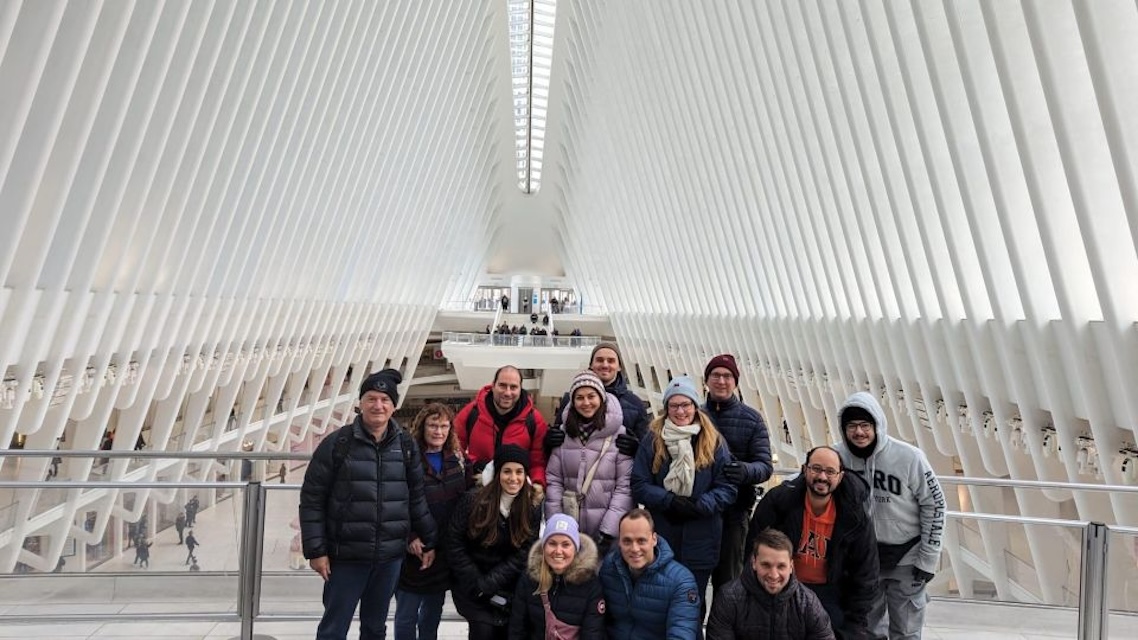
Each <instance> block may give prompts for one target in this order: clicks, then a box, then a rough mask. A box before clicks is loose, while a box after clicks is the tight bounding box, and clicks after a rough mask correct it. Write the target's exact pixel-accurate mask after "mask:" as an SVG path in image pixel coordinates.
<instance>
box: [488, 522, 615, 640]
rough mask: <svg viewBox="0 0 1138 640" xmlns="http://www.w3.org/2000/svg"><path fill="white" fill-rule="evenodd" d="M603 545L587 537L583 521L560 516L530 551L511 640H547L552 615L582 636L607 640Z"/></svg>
mask: <svg viewBox="0 0 1138 640" xmlns="http://www.w3.org/2000/svg"><path fill="white" fill-rule="evenodd" d="M599 565H600V563H599V560H598V557H597V546H596V544H595V543H594V542H593V541H592V539H591V538H589V536H587V535H581V534H580V533H579V531H578V529H577V521H576V520H574V519H573V518H571V517H569V516H567V515H564V514H557V515H555V516H553V517H552V518H550V519H549V521H548V522H546V524H545V535H544V536H543V537H542V539H541V540H539V541H537V542H535V543H534V544H533V546H532V547H530V551H529V561H528V563H527V565H526V572H525V573H524V574H523V575H522V577H521V578H520V579H519V580H518V587H517V591H515V592H514V601H513V607H512V610H511V614H510V633H509V637H510V640H530V639H533V640H544V639H545V637H546V619H547V607H548V614H550V615H552V616H555V617H556V624H558V625H567V626H571V627H577V629H578V631H579V637H581V638H603V637H604V634H605V600H604V593H603V591H602V589H601V583H600V581H599V580H598V579H597V570H598V568H599Z"/></svg>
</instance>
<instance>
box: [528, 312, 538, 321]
mask: <svg viewBox="0 0 1138 640" xmlns="http://www.w3.org/2000/svg"><path fill="white" fill-rule="evenodd" d="M529 321H530V322H533V323H537V312H534V313H531V314H529Z"/></svg>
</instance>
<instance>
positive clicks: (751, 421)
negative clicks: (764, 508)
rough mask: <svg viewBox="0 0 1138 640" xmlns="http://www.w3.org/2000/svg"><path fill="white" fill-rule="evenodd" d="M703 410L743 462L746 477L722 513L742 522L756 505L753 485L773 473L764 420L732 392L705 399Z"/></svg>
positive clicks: (764, 480) (768, 439)
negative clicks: (715, 398)
mask: <svg viewBox="0 0 1138 640" xmlns="http://www.w3.org/2000/svg"><path fill="white" fill-rule="evenodd" d="M703 410H704V412H705V413H707V416H708V417H709V418H711V422H712V423H713V424H715V428H716V429H718V430H719V433H720V434H721V435H722V436H723V439H724V440H726V441H727V448H728V449H729V450H730V451H731V457H733V458H734V459H735V460H737V461H739V462H741V463H743V469H744V473H745V474H746V478H745V479H744V480H743V483H742V484H740V485H739V497H737V498H736V499H735V504H734V505H732V506H731V508H730V509H728V510H727V511H725V512H724V514H723V517H724V518H728V519H731V518H733V519H735V520H737V521H740V522H741V521H742V520H743V519H745V518H748V517H750V515H751V508H752V507H754V506H755V500H756V499H757V498H758V492H757V491H756V490H755V485H757V484H762V483H764V482H766V481H767V480H768V479H770V477H771V474H772V473H774V466H773V465H772V464H771V441H770V435H769V434H768V433H767V424H766V423H765V422H763V416H762V415H761V414H760V413H759V412H758V411H756V410H755V409H753V408H751V407H749V406H747V405H746V404H744V403H743V401H742V400H740V399H739V398H736V397H735V396H731V398H729V399H727V400H722V401H719V400H711V399H708V401H707V404H705V405H703Z"/></svg>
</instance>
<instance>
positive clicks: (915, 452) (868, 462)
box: [834, 391, 945, 640]
mask: <svg viewBox="0 0 1138 640" xmlns="http://www.w3.org/2000/svg"><path fill="white" fill-rule="evenodd" d="M838 419H839V421H840V422H841V425H842V441H841V442H840V443H838V444H837V445H835V447H834V448H835V449H837V450H838V453H839V454H840V455H841V458H842V464H843V465H844V466H845V468H846V470H847V471H848V472H852V473H856V474H857V475H859V476H861V477H862V478H864V479H865V481H866V482H867V483H868V484H869V487H870V489H869V497H868V499H867V502H866V506H867V508H868V509H869V516H870V518H871V519H872V520H873V526H874V529H875V531H876V533H877V555H878V559H879V561H880V563H881V564H880V566H881V583H880V589H879V591H878V593H877V599H876V600H875V601H874V605H873V610H872V611H871V612H870V614H869V624H870V630H871V632H872V633H873V636H872V637H873V638H877V639H884V638H889V640H913V639H916V638H920V637H921V629H922V628H923V627H924V623H925V609H926V605H927V604H928V601H929V597H928V594H927V593H926V591H925V586H926V585H927V584H928V582H929V581H930V580H932V579H933V574H935V573H936V570H937V566H938V564H939V563H940V551H941V533H942V532H943V531H944V510H945V502H944V491H943V490H942V489H941V486H940V481H939V480H937V477H936V472H935V471H933V468H932V465H930V464H929V461H928V458H926V457H925V454H924V453H923V452H922V451H921V450H920V449H918V448H916V447H914V446H913V445H911V444H909V443H907V442H904V441H902V440H898V439H897V438H894V437H893V436H890V435H889V430H888V423H887V422H886V420H885V412H884V411H882V409H881V405H880V404H878V402H877V398H875V397H873V396H872V395H871V394H869V393H866V392H864V391H860V392H858V393H855V394H853V395H851V396H850V397H849V398H848V399H846V401H845V403H844V404H843V405H842V408H841V409H840V410H839V412H838Z"/></svg>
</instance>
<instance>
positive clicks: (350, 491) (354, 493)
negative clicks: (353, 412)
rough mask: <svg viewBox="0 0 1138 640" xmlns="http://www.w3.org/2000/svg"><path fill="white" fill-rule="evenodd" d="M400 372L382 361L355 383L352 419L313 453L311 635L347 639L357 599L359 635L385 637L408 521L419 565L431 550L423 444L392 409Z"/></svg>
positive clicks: (303, 526)
mask: <svg viewBox="0 0 1138 640" xmlns="http://www.w3.org/2000/svg"><path fill="white" fill-rule="evenodd" d="M400 382H402V376H401V375H400V374H399V372H398V371H396V370H394V369H384V370H383V371H380V372H378V373H373V374H371V375H370V376H368V377H367V378H366V379H365V380H364V381H363V384H362V385H360V410H359V415H358V416H356V420H355V422H353V423H352V424H349V425H345V426H344V427H343V428H341V429H340V430H338V431H336V432H335V433H333V434H331V435H329V436H328V437H326V438H325V439H324V441H323V442H321V443H320V445H319V446H318V447H317V448H316V451H315V452H314V453H313V454H312V461H311V462H310V463H309V465H308V471H307V472H306V473H305V474H304V484H303V486H302V487H301V489H300V534H301V539H302V541H303V546H304V557H305V558H308V560H309V562H308V564H309V566H311V567H312V570H313V571H315V572H316V573H318V574H320V577H321V578H324V617H323V618H322V619H321V620H320V625H319V626H318V627H317V630H316V638H317V640H344V639H345V638H347V635H348V627H349V626H350V625H351V622H352V615H353V614H354V613H355V610H356V605H357V604H359V605H360V638H361V640H382V639H383V638H385V637H386V633H387V610H388V606H389V604H390V603H391V596H392V595H393V594H394V593H395V585H396V582H397V581H398V579H399V572H400V569H401V567H402V565H403V556H404V550H405V547H406V544H407V540H408V537H409V534H410V533H411V532H412V530H413V531H414V532H415V534H416V535H418V537H419V539H420V540H422V542H423V555H422V568H423V569H426V568H428V567H430V566H431V564H432V563H433V562H434V559H435V551H434V549H435V546H436V541H437V531H436V527H435V521H434V519H433V518H432V517H431V513H430V510H429V509H428V507H427V500H426V498H425V497H424V494H423V467H422V465H421V464H420V463H419V450H418V446H417V445H416V444H415V440H414V439H413V438H411V436H410V435H408V434H407V433H406V432H404V431H403V429H402V428H401V427H400V426H399V424H398V423H396V422H395V420H394V419H392V417H391V416H392V414H393V413H395V405H396V403H398V402H399V383H400Z"/></svg>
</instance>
